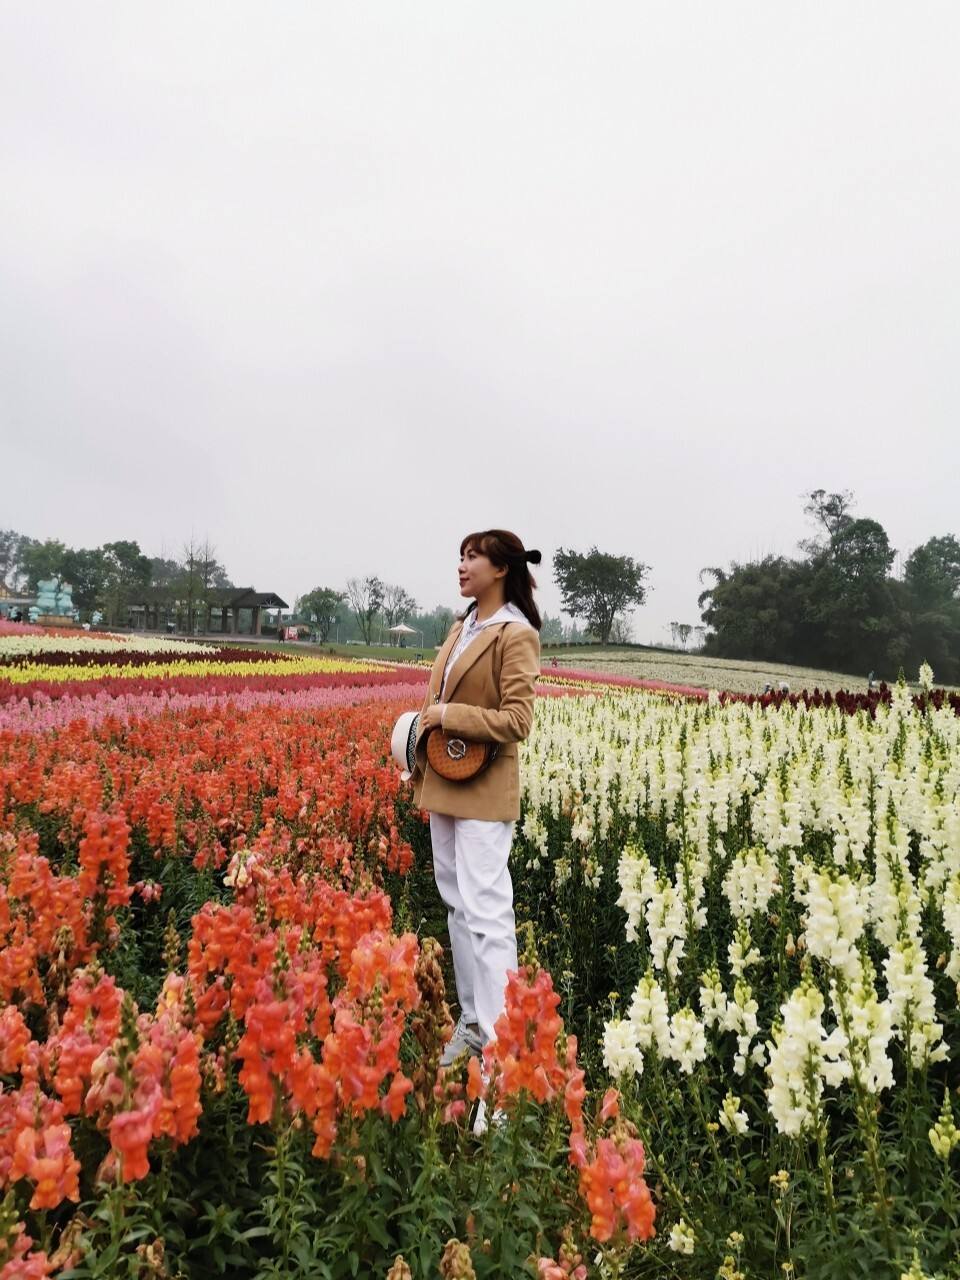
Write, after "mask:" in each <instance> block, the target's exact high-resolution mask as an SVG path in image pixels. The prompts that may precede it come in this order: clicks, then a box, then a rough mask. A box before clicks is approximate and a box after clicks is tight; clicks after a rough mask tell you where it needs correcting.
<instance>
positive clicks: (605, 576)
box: [553, 546, 649, 644]
mask: <svg viewBox="0 0 960 1280" xmlns="http://www.w3.org/2000/svg"><path fill="white" fill-rule="evenodd" d="M648 573H649V565H645V564H643V563H642V562H640V561H638V560H634V559H633V558H632V557H631V556H616V555H610V554H608V553H606V552H602V551H598V550H597V548H596V547H595V546H594V547H591V548H590V550H589V551H588V552H587V553H586V555H581V554H580V553H579V552H577V551H567V550H564V548H563V547H561V548H560V549H559V550H558V551H557V552H556V554H555V555H554V557H553V574H554V580H555V581H556V583H557V585H558V586H559V588H560V592H561V608H562V609H563V611H564V613H568V614H569V615H570V616H571V617H572V618H583V619H585V620H586V623H587V626H588V627H589V629H590V631H591V632H592V633H593V634H594V635H595V636H596V637H597V639H598V640H599V641H600V643H601V644H607V643H608V641H609V639H610V632H611V631H612V630H613V623H614V619H615V618H616V617H617V615H618V614H619V613H622V612H623V611H624V610H626V609H631V608H634V607H635V606H638V605H642V604H643V602H644V600H645V599H646V593H647V588H646V587H645V586H644V581H643V580H644V578H645V577H646V576H647V574H648Z"/></svg>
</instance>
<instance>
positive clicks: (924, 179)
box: [0, 0, 960, 640]
mask: <svg viewBox="0 0 960 1280" xmlns="http://www.w3.org/2000/svg"><path fill="white" fill-rule="evenodd" d="M958 62H960V6H958V5H957V4H955V3H953V2H952V0H951V2H950V3H924V4H921V5H916V4H906V3H904V4H896V5H892V4H885V3H877V0H870V2H869V3H860V4H852V3H834V2H832V0H831V3H829V4H816V3H811V4H802V5H800V4H793V5H787V4H779V3H770V2H769V0H764V2H763V3H756V4H750V5H748V4H729V3H722V2H721V3H702V4H688V3H681V2H678V0H670V2H669V3H663V4H647V3H638V2H637V0H631V2H630V3H623V4H613V3H600V4H595V3H586V2H584V3H577V4H564V3H557V0H551V2H550V3H533V2H531V0H527V2H525V3H523V4H519V5H518V4H514V3H511V4H499V3H491V0H485V2H484V3H482V4H480V3H475V4H473V3H471V4H464V3H456V2H455V0H454V2H451V0H445V2H444V3H424V2H421V3H417V4H410V3H394V2H389V3H388V2H387V0H384V3H381V4H364V3H357V2H356V0H351V3H349V4H332V3H317V2H316V0H312V2H311V3H286V4H267V3H265V2H264V3H259V4H250V3H241V2H238V0H229V2H226V0H224V2H222V3H209V2H201V3H197V2H196V0H190V3H169V2H167V3H164V4H162V5H158V4H146V3H133V2H131V0H124V2H123V3H92V2H88V3H84V4H76V3H73V2H71V3H51V2H50V0H47V2H46V3H44V4H42V5H37V4H33V3H30V2H29V0H22V2H20V3H13V2H12V0H2V2H0V431H2V463H0V473H2V474H0V527H13V528H16V529H19V530H21V531H23V532H25V533H28V534H31V535H32V536H34V537H38V538H44V537H59V538H62V539H63V540H64V541H66V542H67V543H69V544H71V545H74V546H96V545H98V544H100V543H101V542H103V541H108V540H112V539H114V538H122V537H128V538H135V539H137V540H138V541H139V542H140V545H141V547H142V548H143V549H144V550H145V551H146V552H147V553H148V554H159V553H160V552H161V550H163V551H165V552H166V553H167V554H171V553H175V552H176V551H178V550H179V549H180V547H181V546H182V544H183V542H184V540H185V539H186V538H188V537H189V536H190V534H191V531H192V532H193V533H194V535H195V536H197V537H200V538H203V537H204V536H208V537H209V538H210V540H211V541H212V542H213V543H214V544H215V545H216V547H217V549H218V552H219V555H220V558H221V559H222V561H223V562H224V563H225V564H226V566H227V569H228V571H229V572H230V574H231V576H232V578H233V580H234V581H235V582H237V583H240V584H243V585H247V584H251V585H253V586H255V587H256V588H257V589H259V590H275V591H278V592H279V593H280V594H281V595H282V596H283V597H284V598H285V599H287V600H289V601H290V602H291V604H292V603H293V599H294V597H295V596H296V595H297V594H298V593H300V592H302V591H305V590H308V589H310V588H312V587H314V586H317V585H324V586H326V585H330V586H337V587H341V586H342V585H343V583H344V582H345V580H346V579H347V578H348V577H350V576H352V575H364V574H367V573H377V574H379V575H380V576H381V577H382V578H383V579H384V580H386V581H388V582H399V583H401V584H402V585H404V586H405V587H406V588H407V589H408V590H409V591H410V592H411V593H412V594H413V595H414V596H415V597H416V599H417V601H418V602H419V603H420V605H421V606H424V607H432V606H433V605H435V604H440V603H443V604H448V605H451V606H456V605H458V604H459V602H460V597H459V595H458V591H457V583H456V570H457V560H458V548H459V543H460V539H461V538H462V536H463V535H464V534H465V533H467V532H469V531H470V530H472V529H475V528H483V527H487V526H502V527H506V528H509V529H513V530H515V531H516V532H517V533H518V534H519V535H520V537H521V538H522V539H523V540H524V542H525V544H526V545H527V546H528V547H539V548H540V549H541V550H542V551H543V554H544V564H543V565H541V567H540V570H539V572H537V571H535V576H537V578H538V583H539V587H540V590H539V600H540V604H541V608H543V609H545V610H546V611H547V612H549V613H556V612H558V611H559V604H560V595H559V591H558V589H557V587H556V584H555V583H554V581H553V574H552V568H551V565H550V561H551V558H552V556H553V553H554V552H555V551H556V549H557V548H558V547H560V546H563V547H566V548H573V549H576V550H580V551H586V550H588V549H589V547H590V546H591V545H593V544H596V545H597V546H598V547H599V548H600V549H601V550H603V551H608V552H612V553H616V554H624V555H632V556H634V557H636V558H637V559H640V560H642V561H645V562H646V563H648V564H650V565H651V566H652V568H651V573H650V583H651V586H652V587H653V591H652V593H651V595H650V597H649V601H648V604H647V605H646V606H645V607H644V608H643V609H642V610H641V611H639V613H638V614H637V615H636V621H635V637H636V638H637V639H639V640H650V639H653V640H663V639H664V637H665V635H666V634H668V633H667V632H666V631H665V628H666V626H667V624H668V623H669V621H671V620H678V621H687V622H692V623H697V622H698V621H699V617H698V613H697V606H696V596H697V593H698V591H699V590H700V587H699V585H698V582H697V573H698V570H699V569H700V568H701V567H702V566H704V565H707V564H717V563H725V562H727V561H729V560H730V559H734V558H736V559H744V558H750V557H754V556H757V555H760V554H763V553H766V552H771V551H773V552H785V553H792V552H793V551H795V549H796V543H797V541H798V539H800V538H801V537H804V536H807V535H808V533H809V528H808V526H807V525H806V524H805V521H804V517H803V513H802V498H801V495H802V494H803V493H804V492H805V491H806V490H809V489H812V488H815V487H825V488H827V489H837V488H851V489H854V490H855V491H856V494H857V497H858V506H857V513H858V514H862V515H872V516H875V517H876V518H878V519H879V520H881V522H882V523H883V524H884V525H885V527H886V528H887V530H888V532H889V534H890V537H891V540H892V542H893V544H894V545H895V546H896V547H898V548H900V549H901V550H903V551H908V550H909V549H910V548H911V547H912V546H914V545H916V544H917V543H918V542H921V541H923V540H925V539H926V538H927V537H929V536H931V535H934V534H941V533H945V532H954V533H957V534H958V535H960V504H958V500H957V488H958V479H960V430H958V417H960V415H958V409H960V359H958V356H960V251H958V228H960V182H958V177H960V127H958V122H960V76H958V74H957V66H958Z"/></svg>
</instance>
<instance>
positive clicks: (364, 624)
mask: <svg viewBox="0 0 960 1280" xmlns="http://www.w3.org/2000/svg"><path fill="white" fill-rule="evenodd" d="M383 593H384V585H383V583H382V582H381V581H380V579H379V578H378V577H377V576H376V575H375V574H368V575H367V577H365V578H349V579H348V580H347V599H348V600H349V601H350V607H351V608H352V610H353V616H354V617H355V618H356V620H357V626H358V627H359V628H360V634H361V636H362V637H363V642H364V644H370V641H371V636H372V632H373V621H374V618H376V616H377V614H378V613H379V612H380V609H381V607H382V605H383Z"/></svg>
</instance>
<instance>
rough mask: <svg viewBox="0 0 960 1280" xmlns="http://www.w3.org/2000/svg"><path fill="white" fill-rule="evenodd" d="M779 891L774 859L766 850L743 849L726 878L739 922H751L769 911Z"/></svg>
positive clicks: (726, 890) (732, 909) (732, 911)
mask: <svg viewBox="0 0 960 1280" xmlns="http://www.w3.org/2000/svg"><path fill="white" fill-rule="evenodd" d="M778 887H779V872H778V870H777V864H776V862H775V861H774V859H773V858H772V857H771V856H770V854H769V853H767V852H766V850H765V849H763V848H759V847H758V848H751V849H742V850H741V851H740V853H738V854H735V855H734V858H733V860H732V862H731V863H730V867H729V869H728V870H727V874H726V875H725V876H724V878H723V892H724V894H725V896H726V899H727V901H728V902H729V904H730V914H731V915H732V916H733V918H734V919H735V920H743V919H749V917H750V916H752V915H753V914H754V913H755V912H758V911H765V910H766V907H767V903H768V902H769V901H770V899H771V898H772V897H773V895H774V894H775V893H776V891H777V888H778Z"/></svg>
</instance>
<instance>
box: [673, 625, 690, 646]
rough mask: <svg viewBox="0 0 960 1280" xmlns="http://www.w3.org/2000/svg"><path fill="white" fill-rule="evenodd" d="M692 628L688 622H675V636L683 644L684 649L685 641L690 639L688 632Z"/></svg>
mask: <svg viewBox="0 0 960 1280" xmlns="http://www.w3.org/2000/svg"><path fill="white" fill-rule="evenodd" d="M692 630H693V627H692V625H691V624H690V623H689V622H680V623H678V624H677V638H678V639H679V641H680V643H681V644H682V645H683V647H684V649H686V647H687V641H688V640H689V639H690V632H691V631H692Z"/></svg>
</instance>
